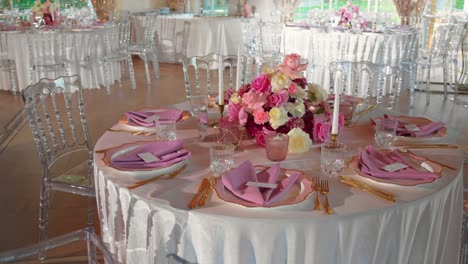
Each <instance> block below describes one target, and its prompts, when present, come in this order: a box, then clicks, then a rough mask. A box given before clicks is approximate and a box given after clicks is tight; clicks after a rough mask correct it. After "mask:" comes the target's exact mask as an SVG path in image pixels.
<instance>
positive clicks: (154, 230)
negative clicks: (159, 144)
mask: <svg viewBox="0 0 468 264" xmlns="http://www.w3.org/2000/svg"><path fill="white" fill-rule="evenodd" d="M182 106H183V105H181V107H182ZM192 121H193V120H187V121H185V122H186V123H181V124H179V130H178V137H179V138H185V139H186V140H187V142H186V144H185V147H186V148H187V149H189V150H190V151H191V152H192V154H193V155H192V157H191V159H190V161H189V166H188V168H187V169H186V171H185V172H183V173H182V174H181V175H179V176H178V177H177V178H175V179H173V180H170V181H162V180H161V181H157V182H154V183H151V184H147V185H145V186H142V187H139V188H137V189H134V190H131V191H129V190H128V189H126V188H125V186H128V185H129V184H130V183H131V180H130V179H128V178H126V177H124V175H123V174H122V173H120V172H119V171H117V170H114V169H112V168H109V167H106V166H104V165H103V162H102V161H101V158H102V156H101V155H102V154H95V156H94V162H95V167H94V168H95V181H96V187H97V200H98V207H99V214H100V220H101V225H102V234H103V238H104V240H105V241H106V242H107V243H109V245H111V250H112V251H113V252H114V253H115V254H116V255H117V256H118V257H119V260H120V261H122V262H126V263H159V262H164V263H165V262H166V261H168V259H169V263H172V262H173V263H178V262H182V260H186V261H188V262H190V263H208V264H209V263H457V260H458V251H459V246H460V228H461V219H462V210H461V208H462V193H463V190H462V174H463V173H462V171H461V169H460V170H458V171H450V170H444V172H443V176H442V177H441V178H440V179H438V180H436V181H435V182H433V183H430V184H423V185H418V186H410V187H403V186H397V185H391V184H379V183H374V184H375V185H377V186H379V187H380V188H382V189H385V190H387V191H389V192H392V193H394V194H396V200H397V202H396V204H391V203H389V202H387V201H386V200H382V199H379V198H376V197H374V196H371V195H369V194H367V193H365V192H362V191H360V190H358V189H354V188H349V187H347V186H345V185H342V184H341V183H338V182H337V181H336V180H331V181H330V189H331V192H330V194H329V199H330V203H331V205H332V206H333V209H334V210H335V214H334V215H331V216H325V215H324V214H323V212H319V211H313V210H312V208H313V198H314V196H315V194H314V195H311V196H309V198H308V199H306V200H305V201H304V202H302V203H300V204H297V205H294V206H290V207H286V208H277V209H267V208H258V209H252V208H250V209H249V208H243V207H241V206H238V205H236V204H230V203H226V202H224V201H222V200H220V199H219V198H217V196H216V195H214V194H212V195H211V196H210V198H209V199H208V201H207V205H206V207H204V208H200V209H196V210H188V209H187V204H188V203H189V201H190V200H191V198H192V197H193V194H194V193H195V192H196V190H197V187H198V185H199V183H200V181H201V179H202V178H203V177H209V176H210V175H211V173H210V171H209V157H208V148H207V145H206V143H197V140H196V139H195V138H196V136H197V133H196V132H194V131H193V130H184V129H188V128H191V127H192V125H193V124H190V122H192ZM372 136H373V130H372V129H371V128H370V126H369V124H368V123H367V122H365V123H360V124H358V125H357V126H356V127H355V128H352V129H351V128H345V129H344V131H343V132H342V135H341V140H342V141H343V142H344V143H345V144H347V145H348V148H349V151H348V154H349V155H351V154H356V153H357V148H358V147H359V146H364V145H366V144H368V143H370V142H371V140H372V139H371V138H372ZM142 140H152V139H151V138H148V137H144V136H133V135H131V134H130V133H115V132H114V133H112V132H107V133H106V134H104V135H103V136H102V137H101V138H100V139H99V140H98V142H97V143H96V149H97V150H100V149H107V148H111V147H115V146H119V145H121V144H123V143H126V142H135V141H142ZM245 148H246V150H245V151H244V152H240V153H237V154H236V156H235V157H236V164H237V165H238V164H239V163H241V162H243V161H244V160H246V159H249V160H251V161H252V163H253V164H258V165H271V162H269V161H268V160H267V159H266V155H265V150H264V149H263V148H259V147H256V146H254V145H250V146H245ZM424 155H428V156H430V157H432V158H434V159H437V160H439V161H441V162H445V163H447V164H450V165H454V166H457V167H459V168H461V157H460V152H459V151H458V150H453V149H452V150H450V149H443V150H441V149H437V150H426V151H424ZM319 159H320V149H319V145H318V144H315V145H314V147H313V148H312V149H311V150H310V151H309V152H307V153H305V154H303V155H288V157H287V159H286V161H284V162H282V166H283V167H286V168H295V169H301V170H303V171H304V172H305V173H306V176H307V177H312V176H313V175H317V172H318V171H320V164H319Z"/></svg>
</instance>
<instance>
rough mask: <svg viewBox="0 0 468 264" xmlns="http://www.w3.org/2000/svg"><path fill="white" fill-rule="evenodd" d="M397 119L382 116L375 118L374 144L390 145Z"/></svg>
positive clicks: (394, 133) (394, 134)
mask: <svg viewBox="0 0 468 264" xmlns="http://www.w3.org/2000/svg"><path fill="white" fill-rule="evenodd" d="M397 125H398V121H397V120H393V119H389V118H383V119H378V120H375V134H374V140H375V144H376V145H377V146H379V147H390V146H391V145H392V143H393V140H394V139H395V137H396V128H397Z"/></svg>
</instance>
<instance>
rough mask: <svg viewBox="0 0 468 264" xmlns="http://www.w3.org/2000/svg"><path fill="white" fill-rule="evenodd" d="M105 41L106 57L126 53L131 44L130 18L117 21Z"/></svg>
mask: <svg viewBox="0 0 468 264" xmlns="http://www.w3.org/2000/svg"><path fill="white" fill-rule="evenodd" d="M104 41H105V47H106V57H109V56H116V55H122V54H126V53H127V52H128V48H129V45H130V19H128V18H127V19H124V20H119V21H116V22H115V23H114V26H113V29H112V30H110V31H109V32H108V33H107V34H106V35H105V38H104Z"/></svg>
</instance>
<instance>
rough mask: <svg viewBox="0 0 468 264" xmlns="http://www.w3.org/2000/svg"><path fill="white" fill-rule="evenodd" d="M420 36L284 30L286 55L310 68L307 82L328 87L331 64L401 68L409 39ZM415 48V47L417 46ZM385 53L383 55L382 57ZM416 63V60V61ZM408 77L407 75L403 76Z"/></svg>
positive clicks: (409, 31)
mask: <svg viewBox="0 0 468 264" xmlns="http://www.w3.org/2000/svg"><path fill="white" fill-rule="evenodd" d="M412 34H419V33H418V31H417V30H416V29H411V28H396V29H394V30H391V31H390V30H389V31H388V32H386V33H385V34H384V33H378V32H361V33H358V34H357V33H353V32H351V31H343V30H341V29H331V30H328V29H327V28H323V27H316V28H314V27H312V28H310V29H306V28H302V27H292V26H288V27H285V44H284V45H285V53H286V54H290V53H298V54H300V55H301V56H302V57H303V58H307V59H308V61H309V64H310V65H311V66H313V70H312V73H311V74H310V75H309V76H308V79H311V81H313V82H315V83H319V84H322V87H329V86H330V85H329V81H330V80H329V76H330V72H329V70H328V66H329V64H330V62H333V61H355V62H359V61H370V62H373V63H377V64H384V65H390V66H393V67H400V60H401V57H402V56H403V54H404V52H405V51H406V50H408V47H407V46H406V44H408V43H407V42H405V41H404V40H405V39H406V38H407V36H408V35H412ZM416 46H417V45H416ZM384 53H385V54H384ZM415 59H416V58H415ZM403 74H404V76H407V73H406V72H404V73H403Z"/></svg>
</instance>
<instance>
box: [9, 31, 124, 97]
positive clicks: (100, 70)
mask: <svg viewBox="0 0 468 264" xmlns="http://www.w3.org/2000/svg"><path fill="white" fill-rule="evenodd" d="M109 30H110V28H98V29H93V30H88V29H86V30H79V29H76V30H73V31H66V33H65V34H79V37H80V38H89V37H90V36H91V34H96V33H97V35H98V38H97V41H96V44H97V46H93V48H95V49H96V52H97V54H98V56H99V55H101V54H103V52H104V37H105V34H107V33H108V31H109ZM36 34H39V33H36ZM73 44H76V43H73ZM83 48H84V47H81V46H79V47H77V46H72V45H68V46H67V47H66V49H67V56H68V57H67V59H68V60H70V61H73V60H74V59H75V56H76V55H77V54H80V52H82V51H83V50H82V49H83ZM29 56H30V55H29V48H28V42H27V36H26V32H8V57H9V58H10V59H13V60H15V65H16V71H17V76H18V90H19V91H21V90H23V89H24V88H26V87H27V86H28V85H30V84H31V80H30V73H29V71H30V58H29ZM78 56H79V55H78ZM110 72H111V80H120V65H119V64H117V63H114V64H112V65H111V71H110ZM1 74H2V75H1V76H2V78H1V80H0V90H10V89H11V88H10V79H9V77H8V73H5V72H2V73H1ZM67 74H68V75H74V74H78V75H80V76H81V84H82V87H83V88H85V89H91V88H99V85H104V84H105V81H104V67H102V64H101V65H97V64H94V71H93V73H92V74H93V76H91V75H90V72H89V71H88V70H87V69H85V68H84V67H82V66H79V65H77V64H75V63H72V64H70V65H69V70H68V72H67ZM48 77H49V78H53V77H54V76H53V75H51V76H48Z"/></svg>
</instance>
